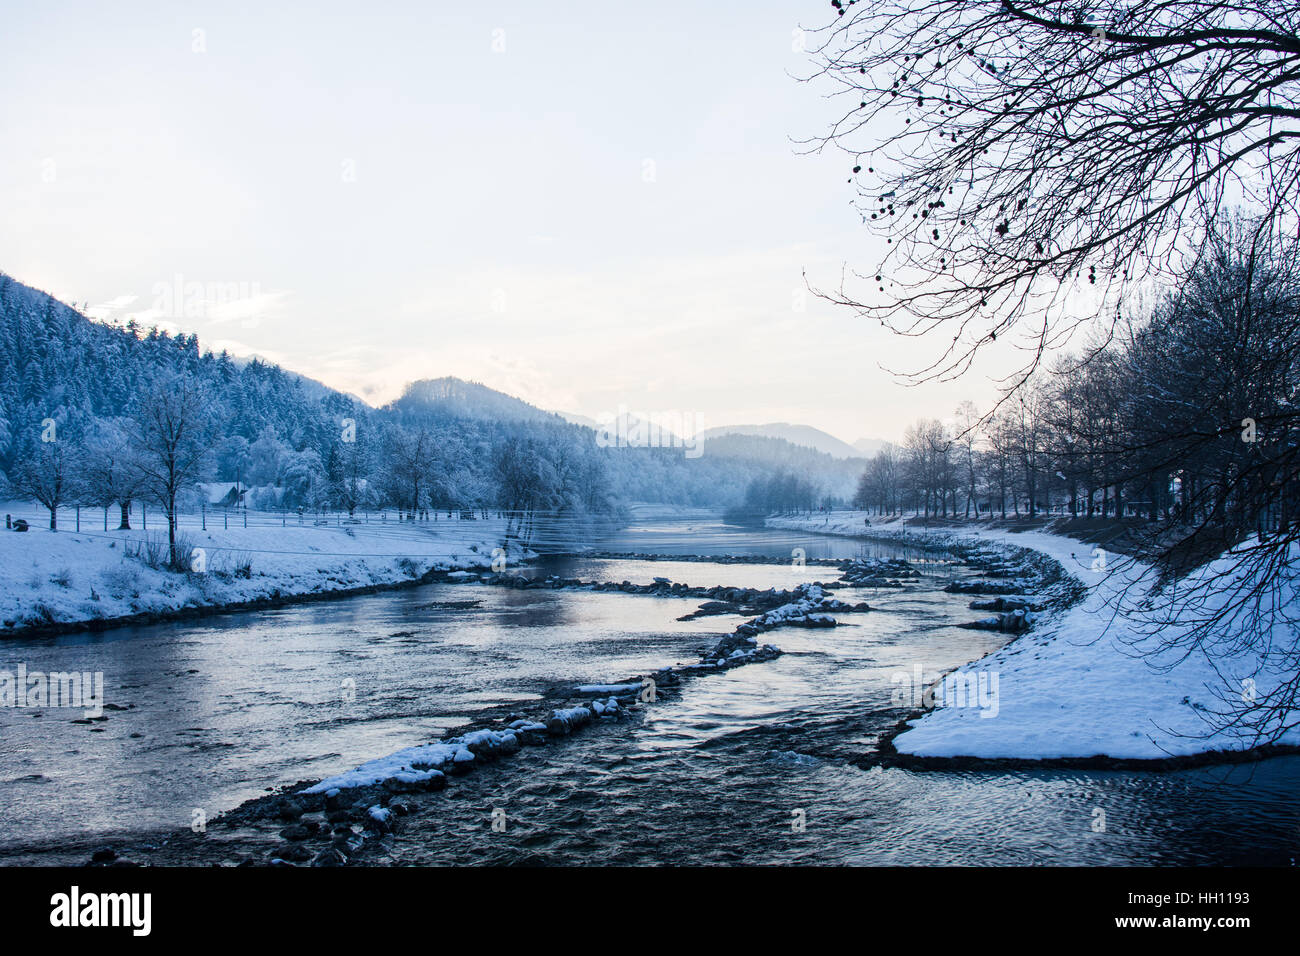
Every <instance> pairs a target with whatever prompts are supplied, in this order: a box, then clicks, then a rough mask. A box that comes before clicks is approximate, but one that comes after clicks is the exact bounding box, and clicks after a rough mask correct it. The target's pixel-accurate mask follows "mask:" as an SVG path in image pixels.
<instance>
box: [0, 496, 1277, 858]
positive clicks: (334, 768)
mask: <svg viewBox="0 0 1300 956" xmlns="http://www.w3.org/2000/svg"><path fill="white" fill-rule="evenodd" d="M684 529H685V530H684ZM674 541H676V542H677V544H676V545H674V544H673V542H674ZM796 547H802V548H805V550H806V555H807V557H810V558H812V557H849V556H853V555H855V554H857V553H859V552H860V550H861V549H862V547H863V543H862V542H854V541H847V540H843V539H829V538H828V539H819V538H812V537H810V536H801V535H797V534H787V533H784V532H766V531H760V532H742V531H738V530H736V529H730V528H727V527H725V526H723V525H721V524H720V523H719V522H717V521H716V520H712V519H706V518H704V517H700V518H694V517H692V518H687V519H685V520H684V521H683V520H677V521H671V522H664V523H661V524H654V523H651V522H645V523H643V524H642V525H641V526H638V525H637V524H635V523H634V525H633V527H632V528H630V529H628V530H627V531H625V532H621V533H620V535H619V536H617V537H616V538H614V539H612V540H610V541H608V542H604V543H602V548H604V549H607V550H609V551H617V552H657V553H669V552H673V551H675V552H676V553H682V554H690V553H703V554H714V555H719V554H761V555H774V556H780V555H784V554H788V553H789V552H790V550H791V549H793V548H796ZM872 550H873V551H874V552H875V553H878V554H880V555H881V556H893V555H894V554H898V553H899V552H897V551H895V550H892V549H890V548H888V547H884V546H873V549H872ZM541 573H555V574H562V575H563V576H565V577H579V578H583V579H598V580H614V581H621V580H625V579H626V580H629V581H633V582H638V583H645V582H648V581H650V580H652V579H653V577H655V576H664V577H669V578H671V579H672V580H674V581H683V582H685V583H689V584H692V585H700V586H708V585H713V584H723V585H736V586H741V585H743V586H754V587H764V588H766V587H778V588H781V587H791V586H793V585H794V584H797V583H799V582H800V581H805V580H816V579H821V580H830V579H833V578H834V577H835V576H836V575H835V571H834V570H833V569H829V568H816V567H811V568H810V567H802V568H801V567H798V566H795V565H793V564H791V565H786V564H774V565H740V564H719V563H712V562H687V561H682V562H672V561H668V562H661V561H656V562H644V561H635V560H623V559H616V560H600V559H590V558H567V559H566V558H549V559H547V560H546V562H545V566H544V567H543V568H542V572H541ZM935 583H936V582H935V581H934V579H927V580H924V581H923V582H922V583H921V584H920V585H919V586H917V587H914V588H909V589H908V590H906V591H901V592H900V591H874V590H867V591H865V592H849V593H850V594H853V595H855V596H856V595H861V598H860V599H866V600H868V601H869V602H870V603H871V604H872V606H873V607H874V608H876V610H874V611H872V612H870V613H863V614H851V615H845V616H844V617H843V620H844V622H845V624H846V626H844V627H839V628H835V629H833V630H800V629H785V630H781V631H778V632H776V633H775V634H773V635H772V636H771V640H772V641H773V642H774V643H776V644H778V645H779V646H781V647H782V649H783V650H784V651H785V652H786V653H785V654H784V656H782V657H780V658H779V659H777V660H774V661H771V662H768V663H764V664H757V665H751V666H747V667H742V668H737V669H735V670H732V671H728V672H726V673H723V674H717V675H711V676H708V677H704V678H700V679H698V680H694V681H691V682H688V683H687V684H686V685H685V688H684V691H683V693H682V695H681V697H680V698H678V699H674V700H671V701H665V702H663V703H662V704H660V705H656V706H654V707H652V708H648V709H647V710H646V713H645V715H644V716H643V717H642V718H641V719H639V720H635V721H628V722H624V723H619V724H617V725H612V726H603V727H601V728H599V729H598V730H596V731H593V732H591V733H589V734H583V735H579V736H577V737H575V738H573V739H571V740H568V741H566V742H565V743H563V744H561V745H556V746H551V747H546V748H541V749H538V750H528V751H525V752H524V753H522V754H521V755H520V756H519V758H518V759H516V760H511V761H505V762H502V763H500V764H497V765H493V766H491V767H488V768H485V769H483V770H480V771H479V772H477V773H475V774H472V775H470V776H469V777H466V778H463V779H462V780H458V781H457V783H456V784H455V788H456V789H457V790H458V791H463V798H461V799H447V800H446V801H445V802H444V804H443V805H442V806H441V807H440V808H439V809H438V811H437V812H435V813H430V814H425V815H422V816H419V817H415V818H412V820H411V822H410V824H409V826H408V828H407V829H406V830H405V831H404V832H403V835H402V837H401V846H402V848H403V852H404V853H406V854H407V855H408V856H409V857H410V858H411V859H412V860H414V861H416V862H452V861H459V862H474V861H492V862H506V861H520V860H533V861H537V862H545V861H550V862H574V863H576V862H624V863H676V862H681V863H687V862H713V863H717V862H751V863H762V862H801V863H813V862H828V863H1035V862H1046V863H1205V862H1219V863H1237V862H1254V863H1279V864H1286V863H1288V862H1289V861H1290V860H1291V859H1292V858H1293V857H1295V856H1296V855H1297V850H1298V849H1300V848H1298V847H1297V845H1296V844H1297V837H1298V836H1300V831H1298V830H1297V825H1298V824H1300V818H1298V814H1297V806H1296V798H1295V794H1296V792H1297V783H1300V758H1285V759H1276V760H1270V761H1266V762H1264V763H1262V764H1258V765H1254V766H1253V767H1251V768H1235V769H1232V770H1227V769H1206V770H1199V771H1191V772H1184V773H1177V774H1135V773H1083V772H1042V773H1024V772H1017V773H992V772H982V773H927V774H917V773H913V772H909V771H903V770H897V769H891V770H880V769H875V770H870V771H862V770H860V769H857V768H856V767H855V766H853V765H852V764H851V763H850V761H851V759H852V758H853V757H855V756H857V755H860V754H862V753H864V752H865V751H867V750H868V749H869V748H870V747H871V746H872V745H873V743H874V741H875V740H876V739H877V737H878V735H879V734H880V733H882V732H883V731H885V730H887V729H888V728H889V727H891V726H892V725H893V723H894V722H895V721H896V720H897V718H898V714H897V711H895V710H893V708H892V705H891V701H890V694H891V690H892V689H893V687H894V683H893V681H892V677H893V676H894V675H895V674H897V673H899V672H900V671H910V670H911V669H912V668H913V667H914V666H915V665H917V664H920V665H922V666H923V667H924V669H925V670H926V671H927V672H930V673H932V672H935V671H938V670H941V669H945V668H948V667H951V666H955V665H957V664H959V663H962V662H964V661H967V660H971V659H973V658H976V657H979V656H981V655H983V654H985V653H987V652H989V651H991V650H992V649H994V648H996V647H997V646H998V645H999V643H1000V642H1001V640H1002V638H1001V637H1000V636H999V635H993V634H987V633H984V632H974V631H967V630H962V629H958V628H955V627H953V626H952V625H953V624H954V623H955V622H958V621H962V620H967V619H969V617H970V616H971V612H970V611H969V610H967V608H966V602H967V600H968V599H966V598H962V597H959V596H956V595H948V594H944V593H942V592H941V591H938V590H937V589H936V588H935V587H934V584H935ZM446 602H477V603H476V604H473V605H472V606H470V607H455V608H448V607H445V606H442V605H444V604H445V603H446ZM698 603H699V602H698V601H697V600H694V599H688V598H661V597H643V596H633V595H624V594H619V593H591V592H581V591H550V590H511V589H505V588H495V587H483V586H478V585H429V586H424V587H419V588H413V589H410V590H405V591H396V592H388V593H384V594H378V595H371V596H365V597H358V598H351V599H346V600H340V601H334V602H324V603H315V604H310V605H303V606H299V607H290V608H282V609H277V610H271V611H264V612H258V613H245V614H233V615H227V616H222V617H214V618H209V619H206V620H204V621H201V622H198V623H187V624H181V625H167V626H155V627H145V628H123V629H119V630H115V631H109V632H105V633H103V634H99V635H76V636H66V637H59V638H50V639H43V640H39V641H25V642H11V643H10V644H7V645H6V646H5V649H4V657H3V659H0V667H10V668H12V667H16V665H17V664H18V663H20V662H22V663H26V664H27V666H28V668H29V669H30V670H44V671H50V670H69V669H77V670H90V671H96V670H98V671H103V672H104V675H105V685H106V692H107V699H108V702H109V703H111V704H115V705H119V706H122V707H126V708H129V709H126V710H121V711H116V710H114V711H108V712H106V716H107V717H108V719H107V720H106V721H104V722H102V723H93V724H74V723H72V722H71V721H72V720H73V719H74V718H76V717H79V716H80V714H79V713H72V712H69V711H62V710H46V711H44V712H42V713H40V714H39V716H38V715H37V714H36V713H35V712H32V711H30V710H13V709H7V708H6V709H0V847H5V846H8V847H11V848H12V847H15V846H19V845H26V846H31V845H39V844H58V843H59V842H61V841H67V840H69V839H72V838H74V837H78V836H88V835H92V834H94V835H104V837H105V838H106V839H107V838H112V837H118V838H120V837H121V836H122V835H123V834H125V833H128V832H135V831H140V830H144V829H148V828H154V827H169V828H170V827H184V826H187V825H188V824H189V822H190V815H191V812H192V810H193V809H194V808H196V807H202V808H204V809H205V810H206V812H207V813H208V814H209V815H213V814H215V813H216V812H219V811H220V810H222V809H226V808H229V807H231V806H234V805H236V804H238V803H239V802H241V801H243V800H245V799H247V798H249V797H253V796H257V795H258V794H260V793H262V792H264V790H265V789H266V788H268V787H274V786H279V785H282V784H287V783H293V782H296V781H298V780H300V779H308V778H311V779H318V778H320V777H322V776H325V775H328V774H331V773H336V772H339V771H342V770H346V769H348V768H350V767H353V766H355V765H357V764H358V763H361V762H362V761H364V760H367V759H370V758H372V757H375V756H378V755H381V754H385V753H389V752H391V751H393V750H396V749H399V748H401V747H404V746H408V745H410V744H412V743H416V742H420V741H424V740H428V739H431V738H435V737H439V736H443V735H445V734H447V733H448V732H450V731H451V730H452V729H453V728H454V727H456V726H457V725H458V724H460V723H462V722H463V721H464V720H465V719H466V717H467V715H471V714H473V713H475V712H476V711H477V710H479V709H481V708H483V707H485V706H489V705H500V704H503V703H509V702H513V701H519V702H521V706H523V707H525V708H526V707H527V706H528V705H529V704H530V703H531V702H535V701H537V700H538V698H539V696H540V695H541V694H543V693H544V692H545V691H546V690H547V689H548V688H550V687H552V686H557V685H565V684H572V683H584V682H603V681H607V680H611V679H619V678H623V677H626V676H629V675H631V674H636V673H643V672H645V671H648V670H650V669H652V668H656V667H659V666H662V665H664V664H670V663H675V662H680V661H688V660H693V659H694V658H695V657H696V656H697V655H698V653H699V651H700V650H702V649H703V648H704V647H706V646H708V645H709V644H710V643H712V641H713V640H714V639H715V638H716V636H717V635H718V634H722V633H726V632H729V631H730V630H731V629H732V628H733V627H734V626H735V625H736V623H737V621H738V618H736V617H735V616H721V617H714V618H704V619H701V620H696V621H690V622H679V621H677V620H676V618H677V617H679V616H681V615H683V614H686V613H688V612H690V611H693V610H694V609H695V608H696V607H697V605H698ZM1225 777H1226V778H1227V779H1228V781H1229V782H1228V783H1224V778H1225ZM498 805H500V806H506V807H507V808H508V810H509V813H510V814H511V819H512V821H515V822H514V823H513V824H512V828H511V830H510V834H511V835H510V837H509V839H504V838H503V837H502V835H500V834H497V835H492V834H491V832H490V829H488V828H486V827H484V826H483V825H482V818H483V814H484V813H485V812H486V811H485V808H487V807H489V806H498ZM1098 809H1100V810H1101V811H1102V812H1103V813H1104V815H1105V829H1104V830H1102V831H1096V830H1094V826H1095V824H1096V820H1097V819H1098V818H1097V811H1098ZM795 810H802V811H803V814H804V818H805V819H806V822H807V827H806V830H805V831H804V832H803V833H795V832H793V830H792V828H791V820H792V819H793V817H792V812H793V811H795Z"/></svg>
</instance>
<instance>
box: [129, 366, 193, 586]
mask: <svg viewBox="0 0 1300 956" xmlns="http://www.w3.org/2000/svg"><path fill="white" fill-rule="evenodd" d="M209 407H210V404H209V401H208V399H207V397H206V396H205V395H204V393H203V390H202V388H201V387H200V386H199V384H198V383H197V382H196V381H195V380H194V379H193V378H191V377H189V376H186V375H166V376H163V377H162V378H160V379H159V380H158V381H157V382H155V383H154V385H153V387H152V388H151V389H150V390H149V391H148V392H147V393H146V394H145V395H144V396H143V398H142V399H141V401H140V403H139V406H138V408H137V411H136V426H137V429H138V433H137V436H136V437H137V441H138V442H139V452H140V453H139V455H138V457H137V458H136V459H135V467H136V468H137V469H138V472H139V477H140V481H141V485H142V487H143V488H144V489H145V490H146V491H147V492H148V494H149V495H150V496H151V497H152V498H154V499H155V500H156V501H158V502H159V504H161V505H162V508H163V512H164V513H165V515H166V517H167V543H168V550H169V554H170V559H171V564H172V566H173V567H179V565H180V560H179V557H178V555H177V550H176V521H177V516H178V514H179V509H178V504H179V502H180V501H181V499H182V496H183V494H184V493H185V492H186V491H187V490H189V489H191V488H193V487H194V485H195V484H197V483H198V481H199V480H200V479H201V478H202V477H203V473H204V471H205V469H206V468H207V466H208V460H209V455H208V439H209V432H210V429H211V423H210V419H209Z"/></svg>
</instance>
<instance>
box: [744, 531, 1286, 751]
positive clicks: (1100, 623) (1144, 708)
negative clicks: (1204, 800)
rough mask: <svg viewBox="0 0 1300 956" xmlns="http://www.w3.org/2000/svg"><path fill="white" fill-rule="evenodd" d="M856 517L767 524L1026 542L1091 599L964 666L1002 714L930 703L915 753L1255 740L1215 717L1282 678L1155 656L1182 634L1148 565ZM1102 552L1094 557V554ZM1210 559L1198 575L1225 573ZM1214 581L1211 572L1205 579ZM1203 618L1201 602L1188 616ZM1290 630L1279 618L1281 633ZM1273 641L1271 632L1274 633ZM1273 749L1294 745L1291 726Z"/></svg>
mask: <svg viewBox="0 0 1300 956" xmlns="http://www.w3.org/2000/svg"><path fill="white" fill-rule="evenodd" d="M864 517H865V516H864V515H863V514H862V513H859V512H836V513H832V514H818V515H813V516H809V517H800V518H770V519H768V525H769V526H770V527H775V528H787V529H796V530H801V531H813V532H819V533H823V534H835V535H853V536H870V537H873V538H885V539H889V540H906V539H912V540H917V541H922V540H924V541H927V542H934V543H940V542H944V541H949V542H953V543H963V544H972V543H975V544H978V543H985V544H989V545H994V546H999V547H1006V546H1013V547H1018V548H1027V549H1030V550H1032V551H1035V552H1038V553H1040V554H1043V555H1045V556H1047V557H1048V558H1050V559H1052V560H1054V561H1056V562H1057V563H1059V564H1060V565H1061V566H1062V567H1063V568H1064V569H1065V570H1066V572H1067V573H1068V574H1070V575H1071V576H1072V577H1074V578H1075V579H1077V580H1078V581H1079V582H1080V583H1081V584H1082V585H1084V587H1085V588H1086V592H1085V594H1084V597H1083V599H1082V600H1080V601H1078V602H1077V603H1075V604H1073V605H1072V606H1070V607H1068V608H1066V609H1065V610H1063V611H1061V612H1059V613H1057V614H1054V615H1051V616H1048V617H1046V618H1045V619H1043V620H1040V621H1039V623H1038V624H1037V625H1036V626H1035V628H1034V629H1033V630H1032V631H1030V632H1029V633H1027V634H1025V635H1023V636H1021V637H1019V638H1017V639H1016V640H1014V641H1012V642H1010V643H1009V644H1007V645H1006V646H1005V647H1003V648H1002V649H1001V650H999V651H997V652H995V653H993V654H991V655H989V656H988V657H985V658H983V659H982V660H979V661H976V662H973V663H971V664H969V665H967V666H966V667H963V668H960V669H959V670H958V672H957V673H958V674H959V675H962V676H963V677H967V676H969V677H971V678H973V679H975V680H978V679H979V675H981V674H984V675H986V678H985V679H986V681H987V680H989V679H991V678H992V676H993V675H996V677H997V681H998V683H997V686H998V688H999V698H1000V700H999V707H998V710H997V716H996V717H994V718H991V719H989V718H987V717H985V715H984V712H982V711H981V709H979V708H974V707H939V708H937V709H936V710H934V711H933V712H931V713H929V714H927V715H925V716H924V717H922V718H920V719H919V720H917V721H914V722H912V724H911V726H910V729H908V730H906V731H904V732H903V733H901V734H899V735H898V736H897V737H895V738H894V741H893V743H894V746H895V748H896V749H897V750H898V752H899V753H901V754H906V755H911V756H915V757H976V758H984V759H1028V760H1035V759H1040V760H1050V759H1071V758H1089V757H1111V758H1118V759H1138V760H1151V759H1161V758H1168V757H1178V756H1192V755H1197V754H1204V753H1208V752H1212V751H1243V750H1248V749H1251V748H1252V747H1254V746H1256V744H1257V741H1256V740H1255V737H1254V735H1253V734H1252V733H1251V732H1250V731H1249V730H1248V729H1246V728H1238V729H1223V728H1221V727H1220V726H1218V725H1219V724H1220V723H1221V722H1220V721H1218V720H1217V719H1215V718H1214V713H1215V712H1217V711H1222V710H1224V709H1225V703H1224V701H1225V700H1227V701H1231V700H1232V699H1234V698H1238V697H1239V695H1241V694H1243V693H1253V694H1257V695H1260V696H1266V695H1267V694H1268V693H1269V691H1270V690H1272V689H1273V688H1274V687H1276V686H1277V684H1278V681H1279V675H1278V674H1276V673H1270V672H1268V671H1267V670H1266V669H1264V668H1262V667H1261V663H1260V660H1259V658H1258V657H1256V656H1255V655H1254V654H1251V653H1237V654H1235V655H1231V656H1229V655H1221V656H1216V657H1214V658H1213V659H1211V658H1209V657H1207V656H1206V655H1205V654H1203V653H1202V652H1201V651H1199V650H1193V651H1192V652H1191V653H1189V654H1185V655H1183V654H1181V653H1180V652H1179V651H1177V650H1175V651H1174V652H1172V653H1171V652H1169V651H1165V652H1163V653H1162V652H1161V650H1160V649H1161V647H1162V646H1165V645H1169V644H1170V643H1171V642H1175V643H1176V638H1177V637H1178V636H1179V634H1180V632H1183V631H1185V630H1187V629H1188V628H1190V624H1189V623H1187V622H1186V618H1187V615H1186V614H1185V613H1184V614H1182V615H1180V614H1179V613H1177V611H1176V610H1175V611H1173V612H1172V613H1171V609H1172V605H1171V604H1170V601H1169V599H1168V598H1166V597H1164V596H1163V595H1162V594H1159V593H1157V592H1155V591H1154V590H1153V587H1154V584H1155V572H1154V570H1153V569H1152V568H1151V566H1150V565H1148V564H1146V563H1144V562H1141V561H1136V560H1132V559H1125V558H1121V557H1120V556H1117V555H1110V556H1108V558H1107V557H1106V556H1103V555H1100V554H1099V553H1098V552H1095V551H1094V548H1093V546H1092V545H1090V544H1086V543H1084V542H1081V541H1077V540H1075V539H1073V538H1067V537H1064V536H1061V535H1056V534H1052V533H1050V532H1047V531H1026V532H1013V531H1007V530H1005V529H1000V528H992V527H981V526H972V527H970V528H964V529H961V530H958V531H953V530H942V531H924V532H922V531H917V530H915V529H914V528H911V527H908V526H905V525H904V524H902V523H901V522H880V521H878V520H877V519H872V523H871V525H870V526H866V525H864V523H863V518H864ZM1099 558H1101V560H1098V559H1099ZM1229 567H1230V562H1229V561H1228V560H1226V559H1219V561H1216V562H1213V563H1212V564H1211V565H1209V566H1207V567H1206V568H1203V569H1201V571H1200V572H1198V573H1199V574H1202V575H1216V574H1223V573H1225V572H1226V571H1227V570H1228V568H1229ZM1206 579H1207V580H1212V579H1211V578H1206ZM1196 610H1197V613H1198V614H1202V615H1203V614H1204V613H1205V610H1206V608H1205V606H1204V605H1201V606H1199V607H1198V608H1197V609H1196ZM1284 625H1285V622H1283V623H1281V624H1279V625H1278V626H1279V627H1283V626H1284ZM1279 636H1280V635H1279ZM1278 742H1279V743H1283V744H1288V745H1300V728H1293V729H1292V730H1290V731H1288V732H1287V733H1286V734H1285V735H1284V736H1283V737H1282V738H1280V740H1279V741H1278Z"/></svg>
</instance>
